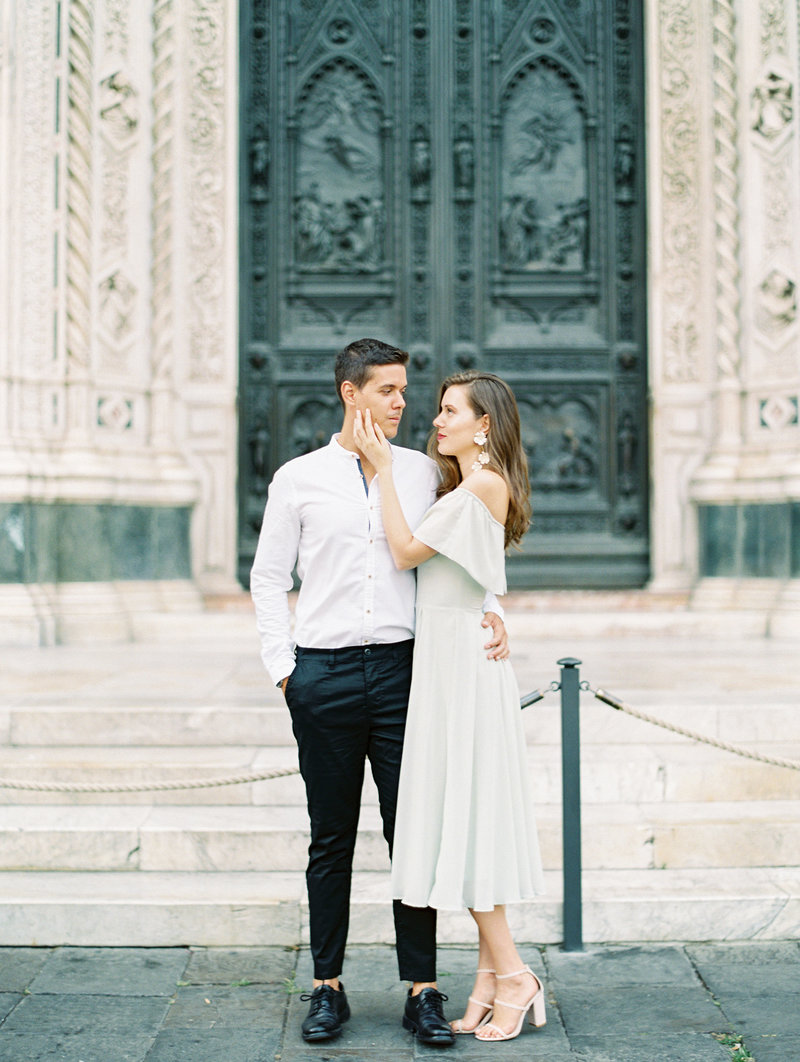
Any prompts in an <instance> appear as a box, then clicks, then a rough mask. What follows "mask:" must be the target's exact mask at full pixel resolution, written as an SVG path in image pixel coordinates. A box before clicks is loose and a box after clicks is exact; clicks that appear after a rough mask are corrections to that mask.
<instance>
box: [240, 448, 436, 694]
mask: <svg viewBox="0 0 800 1062" xmlns="http://www.w3.org/2000/svg"><path fill="white" fill-rule="evenodd" d="M392 473H393V476H394V481H395V486H396V488H397V494H398V497H399V498H400V504H401V505H402V507H403V512H404V514H405V517H406V520H407V521H408V524H409V526H410V527H412V528H413V527H416V526H417V524H418V523H419V522H420V520H421V519H422V517H423V516H424V514H425V512H426V511H427V510H428V509H429V508H430V506H431V505H432V504H433V502H434V501H435V498H436V485H437V482H438V469H437V468H436V465H435V464H434V462H433V461H431V459H430V458H429V457H426V456H425V454H422V453H419V452H418V451H417V450H407V449H405V448H402V447H399V446H393V447H392ZM295 563H296V565H297V574H298V577H299V578H300V580H301V585H300V592H299V594H298V597H297V606H296V609H295V627H294V639H292V635H291V628H290V614H289V601H288V596H287V595H288V592H289V590H291V588H292V569H293V568H294V567H295ZM250 592H251V594H252V596H253V602H254V604H255V609H256V619H257V622H258V631H259V634H260V635H261V657H262V659H263V661H264V664H265V666H266V668H267V671H268V672H269V673H270V676H271V677H272V680H273V681H274V682H276V683H277V682H280V681H281V679H284V678H286V676H287V675H289V674H290V673H291V672H292V671H293V670H294V646H295V644H297V645H302V646H305V647H306V648H310V649H339V648H341V647H343V646H350V645H368V644H370V643H372V642H400V641H403V640H405V639H406V638H413V637H414V599H415V596H416V576H415V574H414V572H413V571H399V570H398V569H397V567H396V566H395V563H394V561H393V560H392V555H391V553H390V551H389V545H388V542H387V541H386V534H385V532H384V530H383V521H382V519H381V496H380V486H379V483H378V477H377V476H374V477H373V479H372V482H371V483H370V485H369V490H368V491H367V490H366V489H365V486H364V479H363V478H362V475H361V469H360V467H359V463H358V454H356V453H353V452H352V451H350V450H345V448H344V447H343V446H340V444H339V442H338V436H336V435H334V436H333V438H332V439H331V441H330V443H329V444H328V446H325V447H322V448H321V449H319V450H315V451H313V452H312V453H310V454H305V455H303V456H302V457H296V458H295V459H294V460H293V461H289V462H287V464H285V465H283V466H282V467H281V468H279V469H278V471H277V472H276V473H275V477H274V479H273V480H272V483H271V484H270V488H269V497H268V501H267V507H266V509H265V511H264V522H263V524H262V526H261V534H260V536H259V539H258V548H257V550H256V555H255V560H254V562H253V569H252V571H251V573H250Z"/></svg>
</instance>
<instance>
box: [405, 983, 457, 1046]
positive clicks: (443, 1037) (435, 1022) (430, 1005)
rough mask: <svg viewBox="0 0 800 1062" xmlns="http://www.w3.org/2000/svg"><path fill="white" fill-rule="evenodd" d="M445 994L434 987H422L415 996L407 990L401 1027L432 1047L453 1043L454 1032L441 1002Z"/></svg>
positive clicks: (444, 998)
mask: <svg viewBox="0 0 800 1062" xmlns="http://www.w3.org/2000/svg"><path fill="white" fill-rule="evenodd" d="M446 999H447V996H445V995H442V993H441V992H439V991H438V990H437V989H435V988H423V989H422V991H421V992H420V993H418V995H416V996H412V995H411V989H409V990H408V999H407V1000H406V1009H405V1013H404V1014H403V1028H404V1029H408V1030H409V1031H410V1032H413V1033H414V1035H415V1036H416V1038H417V1039H418V1040H419V1041H420V1043H423V1044H431V1045H432V1046H434V1047H449V1046H450V1044H452V1043H455V1039H456V1037H455V1033H454V1032H453V1030H452V1029H451V1028H450V1024H449V1022H447V1021H446V1020H445V1016H444V1012H443V1010H442V1003H444V1001H445V1000H446Z"/></svg>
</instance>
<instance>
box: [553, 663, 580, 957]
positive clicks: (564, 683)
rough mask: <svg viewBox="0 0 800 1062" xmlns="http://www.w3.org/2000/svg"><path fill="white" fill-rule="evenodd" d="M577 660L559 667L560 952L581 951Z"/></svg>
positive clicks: (578, 676)
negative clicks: (561, 875)
mask: <svg viewBox="0 0 800 1062" xmlns="http://www.w3.org/2000/svg"><path fill="white" fill-rule="evenodd" d="M580 663H581V661H580V660H576V659H575V658H574V657H572V656H568V657H564V659H563V660H559V661H558V666H559V667H560V668H561V792H562V804H563V822H562V848H563V856H564V951H583V913H582V896H581V873H582V868H581V749H580V672H579V670H578V667H579V665H580Z"/></svg>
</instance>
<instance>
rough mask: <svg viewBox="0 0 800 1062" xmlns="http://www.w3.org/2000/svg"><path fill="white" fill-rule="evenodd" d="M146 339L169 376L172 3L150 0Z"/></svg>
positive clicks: (160, 375) (158, 367)
mask: <svg viewBox="0 0 800 1062" xmlns="http://www.w3.org/2000/svg"><path fill="white" fill-rule="evenodd" d="M152 27H153V84H152V107H153V126H152V147H151V158H152V189H151V197H152V207H151V226H152V236H151V241H150V247H151V255H152V259H151V264H150V271H151V281H152V290H151V298H150V313H151V326H150V340H151V355H150V358H151V371H152V380H153V383H154V384H159V383H161V382H163V381H164V380H168V379H171V377H172V374H173V357H174V342H173V339H174V324H173V306H172V301H173V297H174V296H173V284H172V269H173V266H172V259H173V250H174V248H173V243H174V239H173V202H172V199H173V180H174V176H173V174H174V165H175V117H174V114H175V3H174V0H153V8H152Z"/></svg>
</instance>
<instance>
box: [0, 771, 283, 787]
mask: <svg viewBox="0 0 800 1062" xmlns="http://www.w3.org/2000/svg"><path fill="white" fill-rule="evenodd" d="M299 773H300V772H299V768H297V767H276V768H274V769H273V770H271V771H255V772H253V773H251V774H232V775H229V776H227V777H224V778H196V779H194V780H193V781H190V782H189V781H177V782H118V783H114V784H110V783H105V782H12V781H11V780H10V779H8V778H0V789H24V790H28V791H31V792H34V793H160V792H165V791H169V790H172V789H213V788H215V787H217V786H221V785H243V784H244V783H246V782H266V781H269V780H270V779H271V778H286V777H288V776H289V775H291V774H299Z"/></svg>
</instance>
